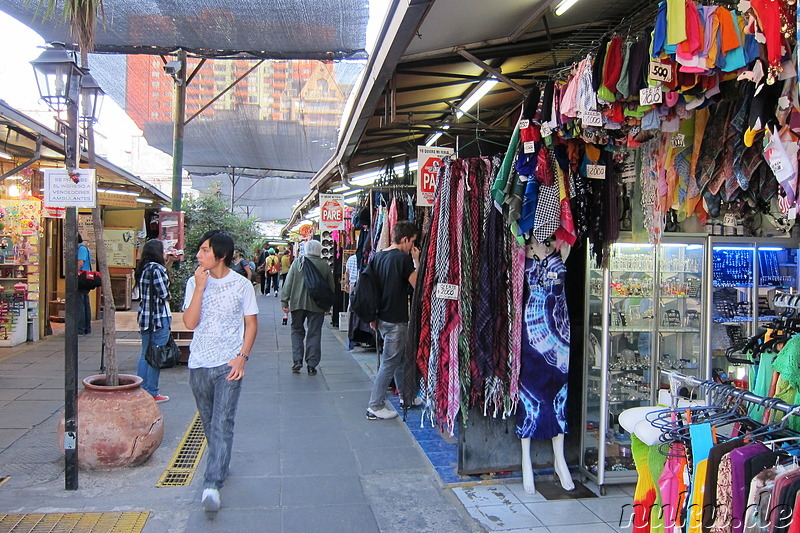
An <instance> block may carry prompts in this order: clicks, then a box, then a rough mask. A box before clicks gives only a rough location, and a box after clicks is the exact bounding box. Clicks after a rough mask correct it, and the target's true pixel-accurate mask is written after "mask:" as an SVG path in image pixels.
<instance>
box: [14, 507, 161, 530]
mask: <svg viewBox="0 0 800 533" xmlns="http://www.w3.org/2000/svg"><path fill="white" fill-rule="evenodd" d="M149 516H150V513H149V512H148V511H141V512H125V513H27V514H0V533H6V532H8V533H12V532H13V533H38V532H44V531H47V532H49V533H67V532H70V533H92V532H97V533H141V531H142V529H143V528H144V525H145V523H146V522H147V518H148V517H149Z"/></svg>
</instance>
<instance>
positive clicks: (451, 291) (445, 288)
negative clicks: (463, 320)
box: [436, 283, 459, 300]
mask: <svg viewBox="0 0 800 533" xmlns="http://www.w3.org/2000/svg"><path fill="white" fill-rule="evenodd" d="M458 289H459V287H458V285H451V284H450V283H437V284H436V297H437V298H441V299H442V300H458Z"/></svg>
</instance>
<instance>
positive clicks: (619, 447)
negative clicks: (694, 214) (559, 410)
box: [580, 234, 800, 493]
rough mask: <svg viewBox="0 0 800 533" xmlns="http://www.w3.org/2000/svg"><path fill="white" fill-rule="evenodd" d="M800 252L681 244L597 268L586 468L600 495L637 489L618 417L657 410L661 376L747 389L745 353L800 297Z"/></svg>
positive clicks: (672, 240) (736, 241) (775, 246)
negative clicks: (783, 298) (617, 486)
mask: <svg viewBox="0 0 800 533" xmlns="http://www.w3.org/2000/svg"><path fill="white" fill-rule="evenodd" d="M798 245H799V243H798V242H797V240H796V239H787V238H769V239H768V238H764V239H759V238H749V237H724V236H707V235H689V234H682V235H680V236H667V237H665V238H664V239H663V240H662V242H660V243H659V244H658V245H650V244H633V243H617V244H614V245H613V246H612V247H611V251H610V257H609V262H608V268H596V267H595V265H594V263H593V262H592V259H591V258H590V259H589V261H590V263H589V265H590V267H589V268H588V270H587V277H586V306H585V313H586V316H585V322H584V323H585V324H586V328H585V333H584V334H585V339H584V346H585V348H584V350H585V357H584V364H585V368H584V376H585V378H584V379H585V380H586V386H585V387H584V391H583V395H584V396H583V421H584V431H583V432H582V433H583V434H582V436H581V463H580V467H581V471H582V473H583V474H584V475H585V476H587V477H588V478H590V479H592V480H593V481H596V482H597V484H598V485H599V486H600V489H601V493H604V492H605V490H604V489H603V485H605V484H612V483H627V482H632V481H635V480H636V477H637V476H636V470H635V468H634V464H633V458H632V454H631V450H630V435H629V434H627V432H626V431H625V430H624V429H623V428H622V427H620V425H619V422H618V420H619V414H620V413H621V412H622V411H624V410H625V409H628V408H631V407H638V406H645V405H655V404H656V403H657V398H658V390H659V389H662V388H667V387H668V384H667V383H666V382H663V380H662V379H661V377H660V376H661V373H660V371H661V370H677V371H679V372H680V373H682V374H686V375H691V376H695V377H697V378H699V379H714V380H716V381H720V382H726V383H733V384H734V385H735V386H737V387H740V388H749V385H750V383H749V379H750V376H751V371H750V368H752V365H751V364H750V363H751V362H750V360H749V358H748V356H747V355H746V354H744V353H742V348H743V346H744V345H745V343H746V341H747V339H748V338H749V337H751V336H753V335H755V334H756V333H757V332H758V331H759V329H758V328H759V327H763V326H765V325H768V324H769V323H770V322H772V321H774V320H775V319H776V318H777V317H778V316H779V315H780V314H781V313H783V312H784V308H782V307H781V306H780V301H778V302H776V299H775V295H776V294H782V295H787V294H789V295H791V294H800V280H799V279H798V270H800V254H798V250H797V249H798ZM754 280H757V281H756V282H754ZM779 300H780V298H779Z"/></svg>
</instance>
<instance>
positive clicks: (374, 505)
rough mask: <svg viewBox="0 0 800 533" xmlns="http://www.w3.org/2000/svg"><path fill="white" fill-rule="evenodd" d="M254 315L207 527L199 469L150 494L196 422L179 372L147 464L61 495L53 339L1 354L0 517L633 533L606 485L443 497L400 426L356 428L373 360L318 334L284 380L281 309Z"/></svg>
mask: <svg viewBox="0 0 800 533" xmlns="http://www.w3.org/2000/svg"><path fill="white" fill-rule="evenodd" d="M259 307H260V309H261V314H260V315H259V336H258V346H257V348H256V349H255V350H254V354H253V355H254V357H252V358H251V360H250V363H248V368H247V376H246V378H245V383H244V388H243V392H242V397H241V401H240V405H239V413H238V415H237V425H236V436H235V439H234V453H233V460H232V464H231V473H230V477H229V479H228V482H227V483H226V486H225V487H224V488H223V490H222V497H223V509H222V510H221V511H220V512H219V514H218V516H217V517H216V520H214V521H208V520H207V518H206V517H205V515H204V514H203V513H202V511H201V510H200V509H199V494H198V492H199V490H198V489H199V488H200V487H201V482H202V469H203V467H204V464H203V463H201V465H200V467H199V474H198V475H197V476H195V479H194V480H193V481H192V483H191V484H190V485H189V486H187V487H177V488H167V489H164V488H161V489H159V488H156V487H155V483H156V481H157V480H158V478H159V476H160V474H161V473H162V472H163V470H164V468H165V466H166V464H167V463H168V462H169V460H170V458H171V457H172V454H173V453H174V450H175V447H176V445H177V443H178V441H179V440H180V438H181V436H182V435H183V432H184V431H185V430H186V427H187V426H188V424H189V422H190V421H191V418H192V416H193V414H194V412H195V409H194V401H193V399H192V397H191V392H190V390H189V387H188V372H187V370H186V368H185V367H179V368H174V369H168V370H165V371H162V376H161V392H162V393H163V394H167V395H169V396H170V397H171V400H170V401H169V402H167V403H164V404H161V409H162V412H163V413H164V418H165V437H164V442H163V444H162V445H161V447H160V448H159V449H158V450H157V451H156V453H155V454H154V456H153V457H152V458H151V459H150V461H148V462H147V463H145V464H144V465H142V466H140V467H137V468H132V469H124V470H118V471H112V472H81V473H80V481H79V483H80V488H79V490H78V491H65V490H64V489H63V486H64V481H63V459H62V458H61V457H60V453H59V450H58V449H57V446H56V444H55V427H56V420H57V418H58V416H59V412H60V411H61V410H62V408H63V337H59V336H54V337H50V338H47V339H45V340H43V341H40V342H38V343H33V344H26V345H23V346H19V347H15V348H10V349H8V348H4V349H0V476H9V475H10V476H11V479H10V480H9V481H8V482H7V483H5V484H4V485H2V486H0V513H7V512H47V511H84V512H89V511H115V510H148V511H150V512H151V515H150V518H149V519H148V521H147V525H146V526H145V529H144V531H145V532H146V533H152V532H166V531H169V532H173V531H174V532H180V531H189V532H195V531H253V532H259V533H260V532H273V531H275V532H295V531H296V532H303V533H307V532H314V531H324V532H326V533H336V532H339V531H341V532H348V533H350V532H359V533H360V532H365V533H368V532H378V531H380V532H427V531H430V532H436V533H447V532H469V531H482V530H490V531H519V532H521V531H541V532H545V531H553V532H556V531H571V532H581V531H592V532H593V533H596V532H601V531H626V530H627V531H629V530H630V528H628V529H623V528H619V527H617V526H615V525H610V524H617V523H618V520H619V513H620V510H621V508H622V505H625V504H626V503H627V504H630V503H631V497H630V495H629V494H627V493H629V492H630V491H631V487H623V488H618V487H609V489H608V496H607V497H605V498H597V499H591V500H560V501H555V502H547V501H545V500H544V499H543V498H542V497H541V496H540V495H538V494H537V495H534V496H530V495H527V494H525V493H524V491H522V487H521V485H520V484H519V482H516V483H512V482H510V481H509V482H508V483H507V484H505V485H496V486H485V485H484V486H481V485H478V486H469V487H460V488H455V489H451V488H448V487H447V486H446V485H444V484H443V483H442V482H441V480H440V478H439V476H438V475H437V473H436V470H434V468H433V466H432V465H431V464H430V463H429V462H428V460H427V459H426V457H425V455H424V454H423V453H422V452H421V451H420V447H419V446H418V444H417V442H416V441H415V439H414V436H413V435H412V433H411V431H409V429H408V427H407V426H405V425H404V424H403V423H402V422H401V421H400V420H399V419H396V420H392V421H369V420H366V419H365V417H364V409H365V404H366V400H367V398H368V396H369V389H370V387H371V373H372V371H373V370H374V368H373V367H374V362H375V354H374V353H372V354H371V355H368V354H364V353H361V354H359V353H354V354H353V355H352V356H351V354H350V353H348V352H347V351H345V350H344V347H343V343H342V341H341V334H339V332H336V331H333V330H332V329H331V328H329V326H328V325H327V324H326V326H325V327H324V332H323V360H322V363H321V364H320V368H319V370H320V372H319V374H318V375H317V376H314V377H311V376H308V375H306V373H305V372H303V373H301V374H300V375H297V374H292V373H291V372H290V366H291V357H290V355H289V353H290V342H289V328H288V326H281V323H280V322H281V316H282V313H281V312H280V309H279V302H278V299H277V298H274V297H266V296H259ZM95 328H96V329H95V331H96V333H95V335H93V336H91V337H81V338H80V364H79V368H80V376H81V377H85V376H87V375H90V374H93V373H96V371H97V367H98V363H99V349H100V335H99V334H98V333H99V329H100V324H99V323H96V324H95ZM118 352H119V358H120V362H121V368H122V370H123V372H127V373H134V372H135V362H136V357H137V355H138V352H137V349H136V348H133V347H130V346H121V347H120V349H119V350H118ZM357 360H358V361H359V362H360V363H361V364H359V362H357ZM365 361H366V363H365ZM537 482H538V483H545V482H547V481H545V480H538V481H537ZM626 491H627V493H626ZM462 504H463V505H462ZM470 515H471V516H472V517H474V518H475V520H473V519H472V518H470ZM603 528H606V529H603Z"/></svg>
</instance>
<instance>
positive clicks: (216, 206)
mask: <svg viewBox="0 0 800 533" xmlns="http://www.w3.org/2000/svg"><path fill="white" fill-rule="evenodd" d="M182 210H183V213H184V215H183V217H184V218H183V226H184V230H183V231H184V243H183V247H184V256H183V257H184V261H182V262H181V263H180V264H176V265H174V266H173V269H172V272H171V276H170V277H171V283H170V292H171V293H172V301H171V302H170V307H171V309H172V310H173V311H176V312H177V311H181V307H182V306H183V298H184V291H185V290H186V282H187V281H188V279H189V278H190V277H191V276H193V275H194V271H195V269H196V268H197V259H196V258H195V256H196V254H197V249H198V248H199V247H200V244H201V243H200V237H202V235H203V234H204V233H205V232H206V231H209V230H212V229H221V230H225V231H227V232H228V234H230V236H231V237H233V242H234V244H235V246H236V248H237V249H241V250H246V251H248V252H249V251H250V250H253V247H254V246H255V244H256V242H259V241H262V240H263V237H262V236H261V234H260V232H259V229H258V226H257V224H256V222H257V221H256V219H254V218H240V217H239V216H238V215H236V214H235V213H231V212H230V204H229V203H228V201H227V200H226V199H224V198H222V196H221V195H219V194H212V195H208V196H203V197H200V198H191V199H186V200H184V201H183V204H182ZM248 257H249V256H248Z"/></svg>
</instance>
